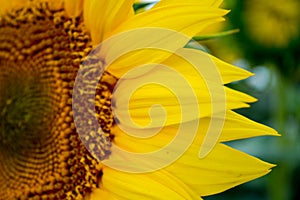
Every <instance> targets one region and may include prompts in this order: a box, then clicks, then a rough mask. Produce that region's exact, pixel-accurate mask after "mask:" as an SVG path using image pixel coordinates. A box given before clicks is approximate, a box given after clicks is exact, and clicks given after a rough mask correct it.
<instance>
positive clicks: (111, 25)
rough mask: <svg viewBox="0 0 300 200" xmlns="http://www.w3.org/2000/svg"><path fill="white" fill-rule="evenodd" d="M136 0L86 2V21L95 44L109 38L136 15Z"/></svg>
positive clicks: (88, 0) (89, 0) (95, 0)
mask: <svg viewBox="0 0 300 200" xmlns="http://www.w3.org/2000/svg"><path fill="white" fill-rule="evenodd" d="M133 2H134V0H115V1H99V0H85V1H84V21H85V24H86V26H87V28H88V30H89V31H90V32H91V36H92V40H93V44H94V45H97V44H98V43H100V42H101V41H102V40H104V39H105V38H107V37H108V36H109V35H110V34H111V32H112V31H113V30H114V29H115V28H117V27H118V26H119V25H120V24H121V23H122V22H124V21H125V20H127V19H128V18H129V17H131V16H132V15H134V11H133V7H132V5H133Z"/></svg>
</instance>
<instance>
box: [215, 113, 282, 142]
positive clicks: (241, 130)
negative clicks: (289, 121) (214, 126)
mask: <svg viewBox="0 0 300 200" xmlns="http://www.w3.org/2000/svg"><path fill="white" fill-rule="evenodd" d="M215 120H220V119H215ZM263 135H273V136H279V134H278V133H277V131H275V130H274V129H272V128H270V127H268V126H265V125H263V124H260V123H257V122H255V121H252V120H250V119H248V118H246V117H244V116H242V115H239V114H237V113H235V112H233V111H229V112H227V114H226V121H225V124H224V127H223V129H222V134H221V137H220V141H222V142H226V141H231V140H238V139H244V138H250V137H256V136H263Z"/></svg>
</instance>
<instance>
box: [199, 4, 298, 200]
mask: <svg viewBox="0 0 300 200" xmlns="http://www.w3.org/2000/svg"><path fill="white" fill-rule="evenodd" d="M223 7H225V8H227V9H229V10H231V12H230V13H229V14H228V15H227V17H226V22H225V24H223V25H220V27H218V28H219V30H221V31H226V30H233V29H239V32H238V33H236V34H232V35H229V36H224V37H219V38H218V39H213V40H209V41H205V42H202V43H201V44H202V45H204V46H205V47H206V48H207V49H208V51H209V52H210V53H212V54H213V55H215V56H217V57H219V58H221V59H223V60H225V61H227V62H230V63H233V64H235V65H237V66H240V67H242V68H245V69H248V70H249V71H252V72H254V73H255V74H256V76H254V77H251V78H248V79H247V80H244V81H239V82H238V83H232V84H230V87H232V88H235V89H237V90H240V91H243V92H246V93H248V94H251V95H252V96H254V97H256V98H258V99H259V101H258V102H256V103H254V104H252V105H251V108H250V109H241V110H238V112H240V113H242V114H243V115H245V116H247V117H249V118H250V119H253V120H255V121H258V122H260V123H263V124H266V125H269V126H271V127H273V128H275V129H276V130H277V131H278V132H279V133H280V134H281V135H282V136H281V137H259V138H254V139H247V140H242V141H235V142H231V143H229V145H231V146H234V147H235V148H237V149H240V150H242V151H244V152H247V153H249V154H251V155H254V156H257V157H259V158H261V159H263V160H266V161H268V162H271V163H275V164H277V166H276V167H275V168H274V169H273V171H272V172H271V173H270V174H268V175H266V176H264V177H263V178H260V179H257V180H254V181H251V182H249V183H246V184H243V185H241V186H238V187H235V188H233V189H231V190H228V191H226V192H224V193H221V194H218V195H213V196H210V197H206V198H205V200H221V199H222V200H227V199H230V200H237V199H239V200H253V199H255V200H298V199H300V62H299V61H300V38H299V36H300V34H299V33H300V1H299V0H243V1H236V0H225V4H224V5H223Z"/></svg>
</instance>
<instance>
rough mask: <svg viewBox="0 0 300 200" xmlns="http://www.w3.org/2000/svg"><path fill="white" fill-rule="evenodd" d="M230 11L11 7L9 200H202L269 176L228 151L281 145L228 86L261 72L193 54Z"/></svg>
mask: <svg viewBox="0 0 300 200" xmlns="http://www.w3.org/2000/svg"><path fill="white" fill-rule="evenodd" d="M221 2H222V1H219V0H215V1H213V0H203V1H197V0H187V1H184V2H182V1H177V0H172V1H171V0H162V1H160V2H159V3H157V4H156V5H155V6H154V7H153V8H151V9H150V10H148V11H145V12H143V13H140V14H135V13H134V10H133V7H132V6H133V3H134V0H132V1H122V0H117V1H99V0H62V1H50V0H31V1H29V0H28V1H20V0H12V1H1V3H2V6H1V10H0V12H1V13H0V14H1V18H0V82H1V84H0V89H1V90H0V92H1V95H0V115H1V120H0V127H1V128H0V159H1V162H0V163H1V164H0V199H201V197H202V196H207V195H212V194H216V193H219V192H222V191H224V190H227V189H229V188H232V187H234V186H236V185H239V184H241V183H244V182H247V181H250V180H252V179H255V178H258V177H260V176H263V175H265V174H267V173H268V172H269V171H270V168H271V167H273V165H271V164H268V163H266V162H263V161H261V160H259V159H257V158H254V157H252V156H249V155H247V154H245V153H242V152H240V151H237V150H234V149H232V148H230V147H228V146H226V145H225V144H222V142H226V141H231V140H237V139H242V138H249V137H255V136H260V135H278V134H277V133H276V131H274V130H273V129H271V128H268V127H266V126H264V125H261V124H258V123H256V122H253V121H251V120H249V119H247V118H245V117H243V116H241V115H239V114H237V113H235V112H234V111H232V110H233V109H237V108H242V107H248V106H249V105H248V104H247V103H250V102H253V101H255V99H254V98H252V97H250V96H248V95H246V94H243V93H240V92H238V91H234V90H232V89H229V88H227V87H225V86H223V84H226V83H229V82H232V81H236V80H240V79H243V78H247V77H248V76H250V75H251V73H249V72H246V71H244V70H242V69H239V68H237V67H234V66H231V65H229V64H227V63H225V62H223V61H221V60H219V59H217V58H215V57H212V56H210V55H207V54H204V53H201V52H200V51H198V50H195V49H187V48H184V46H185V45H186V43H187V42H188V41H189V40H190V39H191V38H192V37H193V36H194V35H196V34H205V30H206V27H208V26H209V25H211V24H214V23H216V22H220V21H222V20H223V18H222V16H223V15H225V14H226V13H227V11H224V10H222V9H220V8H218V7H219V5H220V4H221ZM135 30H137V32H135ZM183 35H184V36H183ZM98 44H100V46H98ZM142 47H143V48H142ZM147 47H150V48H147ZM158 47H163V48H165V49H159V48H158ZM155 48H156V49H155ZM93 49H94V50H93ZM127 50H132V51H130V52H129V51H127ZM147 63H150V64H151V63H152V64H153V63H155V65H150V66H148V67H147V66H146V68H138V66H145V64H147ZM214 66H216V72H217V75H219V76H220V79H218V76H210V75H216V74H214V73H211V71H213V70H214V69H213V68H214ZM195 67H196V68H195ZM197 69H201V70H202V71H201V70H200V71H201V72H200V74H199V72H198V71H197ZM174 70H175V71H176V73H175V74H176V75H178V74H179V75H180V76H176V77H174V78H173V75H174V73H173V72H174ZM97 71H100V74H101V76H100V79H99V80H97V79H95V77H97V73H98V72H97ZM78 74H79V75H78ZM95 74H96V75H95ZM80 75H82V77H81V78H82V79H80V78H78V76H79V77H80ZM206 75H207V76H206ZM98 78H99V77H98ZM153 78H158V79H157V81H165V82H164V84H165V86H164V85H163V84H159V83H158V82H156V81H152V80H153ZM78 80H79V83H78ZM183 80H187V81H188V83H187V85H188V87H186V86H184V84H183V83H184V81H183ZM80 81H83V83H84V85H83V87H84V88H81V86H82V85H80ZM147 81H148V82H147ZM144 83H149V84H144ZM78 84H79V86H78ZM76 85H77V87H76ZM90 86H93V87H94V88H93V87H92V88H91V90H90V88H89V87H90ZM169 87H170V88H171V89H173V91H175V92H177V93H174V92H172V90H169V89H170V88H169ZM128 88H129V89H132V91H130V90H128ZM188 89H191V90H192V92H187V90H188ZM193 98H194V100H193ZM85 100H86V101H85ZM89 102H92V103H93V106H94V107H93V110H90V109H89V107H87V106H86V104H88V103H89ZM158 104H159V105H162V106H163V107H164V111H163V112H161V111H162V109H161V107H156V106H155V105H158ZM153 105H154V106H153ZM151 106H153V107H151ZM150 107H151V109H152V110H151V112H150V113H149V112H148V111H149V108H150ZM93 111H94V112H93ZM198 111H199V112H198ZM149 116H150V117H152V118H151V119H149ZM165 116H167V117H166V118H164V117H165ZM93 117H95V119H96V121H93ZM95 122H96V123H97V124H99V126H100V128H98V129H94V128H93V126H94V125H95ZM213 124H214V125H213ZM141 127H142V128H141ZM178 130H180V131H179V132H180V137H178V138H176V137H177V135H179V134H178ZM153 132H154V133H155V134H153ZM156 132H157V133H156ZM193 132H195V134H192V135H190V134H189V133H193ZM208 132H209V133H210V134H207V133H208ZM219 132H220V133H219ZM149 133H151V134H149ZM139 134H141V135H139ZM149 135H150V137H148V136H149ZM146 136H147V137H146ZM174 138H176V139H174ZM214 140H215V141H214ZM167 144H174V145H171V146H170V148H164V147H165V146H166V145H167ZM182 147H183V148H182ZM200 147H201V149H202V150H200V151H199V149H200ZM120 149H121V150H120ZM158 149H166V150H165V151H162V152H160V153H159V154H155V155H154V156H152V157H150V159H144V157H145V158H146V157H147V156H148V155H153V154H151V152H155V151H156V150H158ZM203 149H204V150H203ZM199 152H200V153H199ZM173 155H175V156H173ZM169 157H170V158H172V159H171V162H169V161H170V160H168V159H169ZM166 160H167V162H166V163H165V161H166ZM161 163H163V165H160V164H161Z"/></svg>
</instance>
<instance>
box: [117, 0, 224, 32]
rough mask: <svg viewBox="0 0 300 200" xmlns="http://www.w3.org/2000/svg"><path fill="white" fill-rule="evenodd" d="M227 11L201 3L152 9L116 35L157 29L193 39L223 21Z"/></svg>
mask: <svg viewBox="0 0 300 200" xmlns="http://www.w3.org/2000/svg"><path fill="white" fill-rule="evenodd" d="M226 13H227V11H225V10H221V9H218V8H214V7H204V6H202V5H201V3H199V4H197V3H193V4H186V3H182V4H176V5H173V4H171V3H170V5H169V4H168V5H167V6H162V7H157V8H153V9H150V10H149V11H147V12H143V13H139V14H137V15H135V16H134V17H132V18H130V19H128V20H127V21H126V22H124V23H123V24H122V25H121V26H120V27H118V29H116V31H114V33H115V34H116V33H120V32H123V31H127V30H131V29H134V28H143V27H157V28H165V29H171V30H175V31H179V32H181V33H184V34H187V35H188V36H190V37H192V36H194V35H196V34H197V33H200V32H201V31H202V30H203V29H205V28H206V27H207V26H208V25H211V24H214V23H216V22H220V21H223V18H222V16H223V15H225V14H226Z"/></svg>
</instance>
